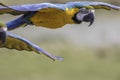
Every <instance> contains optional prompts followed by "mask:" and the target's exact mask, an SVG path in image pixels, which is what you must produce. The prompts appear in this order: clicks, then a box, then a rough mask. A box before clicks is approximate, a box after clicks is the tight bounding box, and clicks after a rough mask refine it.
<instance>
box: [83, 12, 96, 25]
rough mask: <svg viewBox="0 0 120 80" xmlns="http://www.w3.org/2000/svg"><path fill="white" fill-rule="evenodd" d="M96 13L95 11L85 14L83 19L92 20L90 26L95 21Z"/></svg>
mask: <svg viewBox="0 0 120 80" xmlns="http://www.w3.org/2000/svg"><path fill="white" fill-rule="evenodd" d="M94 19H95V15H94V13H93V12H91V13H89V14H88V15H86V16H84V18H83V21H85V22H90V24H89V25H88V26H91V25H92V24H93V22H94Z"/></svg>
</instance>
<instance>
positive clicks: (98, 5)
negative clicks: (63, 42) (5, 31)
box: [0, 1, 120, 15]
mask: <svg viewBox="0 0 120 80" xmlns="http://www.w3.org/2000/svg"><path fill="white" fill-rule="evenodd" d="M85 6H93V7H94V8H95V9H106V10H110V9H115V10H120V6H116V5H112V4H108V3H105V2H92V1H76V2H67V3H65V4H58V3H54V4H52V3H38V4H26V5H18V6H9V7H0V14H4V13H9V14H12V15H20V14H24V13H27V12H30V11H31V12H32V11H40V10H42V9H45V8H52V9H53V8H55V9H59V10H63V11H65V10H66V8H81V7H85Z"/></svg>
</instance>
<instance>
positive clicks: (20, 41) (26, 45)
mask: <svg viewBox="0 0 120 80" xmlns="http://www.w3.org/2000/svg"><path fill="white" fill-rule="evenodd" d="M2 47H3V48H4V47H5V48H8V49H16V50H19V51H21V50H26V51H34V52H36V53H38V54H40V53H42V54H44V55H46V56H47V57H49V58H51V59H52V60H55V59H58V60H62V58H61V57H59V56H54V55H52V54H50V53H48V52H47V51H45V50H43V49H41V48H40V47H39V46H37V45H35V44H33V43H32V42H30V41H28V40H27V39H25V38H22V37H20V36H18V35H15V34H11V33H9V32H7V39H6V42H5V44H4V45H3V46H2Z"/></svg>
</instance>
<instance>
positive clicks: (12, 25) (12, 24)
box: [6, 16, 27, 30]
mask: <svg viewBox="0 0 120 80" xmlns="http://www.w3.org/2000/svg"><path fill="white" fill-rule="evenodd" d="M6 25H7V28H8V30H13V29H15V28H18V27H20V26H23V25H24V26H26V25H27V24H26V23H25V21H24V20H23V16H21V17H19V18H17V19H15V20H13V21H10V22H7V23H6Z"/></svg>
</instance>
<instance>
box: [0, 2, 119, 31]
mask: <svg viewBox="0 0 120 80" xmlns="http://www.w3.org/2000/svg"><path fill="white" fill-rule="evenodd" d="M94 9H106V10H110V9H115V10H119V9H120V6H115V5H112V4H108V3H104V2H91V1H76V2H67V3H65V4H58V3H54V4H52V3H39V4H27V5H18V6H9V7H0V14H4V13H9V14H12V15H21V16H20V17H18V18H17V19H15V20H13V21H10V22H8V23H7V24H6V25H7V28H8V30H12V29H15V28H18V27H20V26H26V25H36V26H42V27H46V28H52V29H55V28H60V27H63V26H64V25H65V24H80V23H82V22H83V21H84V22H90V24H89V26H90V25H92V23H93V22H94V19H95V13H94Z"/></svg>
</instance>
